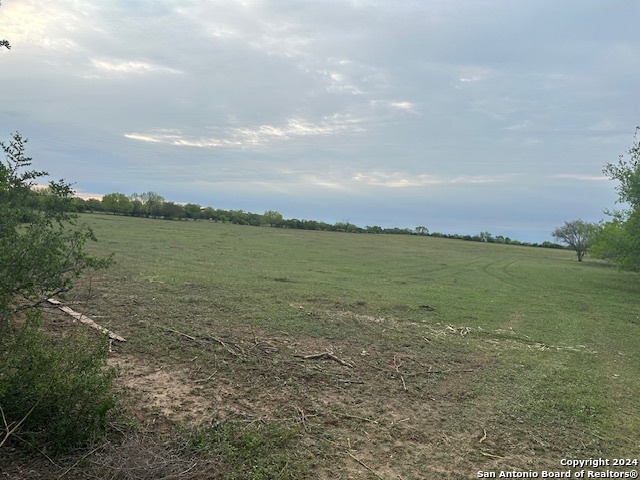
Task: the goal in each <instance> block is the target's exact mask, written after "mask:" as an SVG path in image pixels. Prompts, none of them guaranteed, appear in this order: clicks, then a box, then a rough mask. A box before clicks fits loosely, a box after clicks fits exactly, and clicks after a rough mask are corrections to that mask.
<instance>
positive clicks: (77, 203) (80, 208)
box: [73, 197, 87, 213]
mask: <svg viewBox="0 0 640 480" xmlns="http://www.w3.org/2000/svg"><path fill="white" fill-rule="evenodd" d="M86 203H87V202H86V200H85V199H84V198H80V197H74V199H73V205H74V207H75V211H76V212H79V213H82V212H84V211H85V210H86Z"/></svg>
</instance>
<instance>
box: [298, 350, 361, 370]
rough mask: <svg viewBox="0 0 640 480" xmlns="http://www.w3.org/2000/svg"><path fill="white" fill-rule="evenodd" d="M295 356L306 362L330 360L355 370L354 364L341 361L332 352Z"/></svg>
mask: <svg viewBox="0 0 640 480" xmlns="http://www.w3.org/2000/svg"><path fill="white" fill-rule="evenodd" d="M294 356H296V357H301V358H304V359H305V360H313V359H319V358H328V359H329V360H333V361H334V362H338V363H339V364H340V365H344V366H345V367H349V368H354V367H353V365H352V364H350V363H348V362H345V361H344V360H341V359H339V358H338V357H336V356H335V355H334V354H333V353H332V352H322V353H312V354H311V355H294Z"/></svg>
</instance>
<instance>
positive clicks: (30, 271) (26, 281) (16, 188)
mask: <svg viewBox="0 0 640 480" xmlns="http://www.w3.org/2000/svg"><path fill="white" fill-rule="evenodd" d="M26 143H27V140H26V139H24V138H23V137H22V136H21V135H20V134H19V133H15V134H14V135H13V138H12V140H11V141H10V142H9V143H4V142H0V147H1V148H2V151H3V152H4V155H5V160H4V161H3V162H2V163H0V238H1V239H2V249H0V326H3V325H4V326H6V325H7V323H8V321H9V318H10V317H11V316H12V315H14V314H15V313H16V312H17V311H19V310H23V309H25V308H31V307H34V306H36V305H38V304H40V303H41V302H42V301H44V300H46V299H47V298H49V297H51V296H54V295H57V294H60V293H62V292H65V291H68V290H69V289H70V288H71V286H72V280H73V279H74V278H76V277H77V276H78V275H80V273H81V272H82V271H83V270H85V269H86V268H90V267H103V266H106V265H107V264H108V261H106V260H104V259H98V258H95V257H92V256H89V255H87V254H86V253H85V251H84V245H85V243H86V242H87V241H90V240H95V237H94V235H93V232H92V231H91V229H90V228H88V227H86V226H81V225H78V224H77V215H76V214H75V213H73V212H72V210H73V193H74V192H73V190H72V189H71V186H70V185H69V184H67V183H65V182H64V181H62V180H60V181H57V182H56V181H51V182H50V183H49V192H50V193H49V196H50V197H51V198H50V199H49V201H48V202H47V203H46V204H45V207H46V208H44V209H43V208H40V209H37V208H34V207H33V204H32V198H33V191H32V187H33V185H34V180H35V179H37V178H40V177H43V176H45V175H47V173H46V172H40V171H35V170H27V168H28V167H29V166H30V165H31V160H32V159H31V158H30V157H27V156H25V145H26Z"/></svg>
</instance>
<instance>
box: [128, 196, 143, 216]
mask: <svg viewBox="0 0 640 480" xmlns="http://www.w3.org/2000/svg"><path fill="white" fill-rule="evenodd" d="M129 200H131V215H133V216H134V217H142V216H144V215H145V213H144V205H143V204H142V202H141V201H140V200H138V199H137V198H135V199H132V198H131V197H129Z"/></svg>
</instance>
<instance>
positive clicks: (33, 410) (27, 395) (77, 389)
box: [0, 312, 116, 452]
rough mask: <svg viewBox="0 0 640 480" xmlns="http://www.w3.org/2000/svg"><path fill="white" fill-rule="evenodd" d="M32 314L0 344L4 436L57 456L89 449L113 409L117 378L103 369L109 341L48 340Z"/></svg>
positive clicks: (113, 373)
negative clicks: (84, 447)
mask: <svg viewBox="0 0 640 480" xmlns="http://www.w3.org/2000/svg"><path fill="white" fill-rule="evenodd" d="M34 313H35V314H37V313H38V312H32V313H31V314H30V315H29V316H30V317H32V318H30V319H28V321H27V322H26V323H25V324H24V325H21V326H19V327H16V328H14V329H12V330H11V331H9V332H6V333H7V334H5V335H3V336H2V338H1V339H0V408H1V409H2V414H3V423H4V425H3V426H4V427H5V430H6V431H5V434H4V436H5V437H7V440H8V441H13V442H14V443H15V441H21V443H22V444H23V445H26V446H30V447H32V448H37V449H43V448H44V449H48V450H52V451H55V452H61V451H68V450H71V449H73V448H77V447H82V446H86V445H89V444H91V443H92V441H93V440H94V439H95V438H96V437H97V436H98V435H100V432H101V431H102V430H103V429H104V427H105V426H106V424H107V420H108V413H109V411H110V410H111V409H112V408H113V407H114V406H115V399H114V396H113V394H112V393H111V391H112V381H113V378H114V376H115V373H116V372H115V369H113V368H106V367H105V365H104V364H105V362H104V357H105V353H106V348H107V345H108V343H107V340H106V339H105V338H99V339H95V338H91V337H90V336H89V335H88V334H87V335H86V336H81V337H80V336H78V335H74V336H73V337H54V336H50V335H48V334H46V333H45V332H43V331H42V330H41V328H40V325H39V322H38V319H37V318H33V317H37V316H38V315H35V314H34ZM20 422H22V423H21V424H20V426H19V429H18V430H17V431H16V432H15V433H14V434H13V435H12V436H8V435H7V431H8V430H11V429H12V427H14V426H17V425H18V424H19V423H20ZM0 441H2V437H0Z"/></svg>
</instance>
